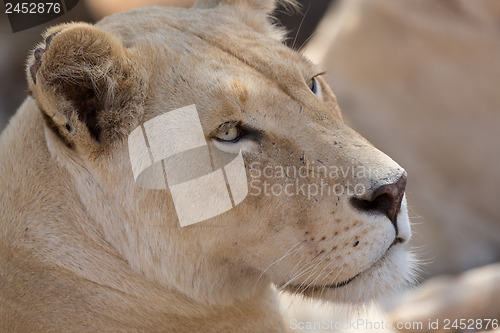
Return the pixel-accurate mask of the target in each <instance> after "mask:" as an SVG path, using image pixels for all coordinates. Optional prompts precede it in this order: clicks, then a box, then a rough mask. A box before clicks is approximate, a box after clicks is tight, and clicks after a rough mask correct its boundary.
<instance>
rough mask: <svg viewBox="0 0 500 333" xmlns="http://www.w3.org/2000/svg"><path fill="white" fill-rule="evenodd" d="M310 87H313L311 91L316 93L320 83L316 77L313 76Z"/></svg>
mask: <svg viewBox="0 0 500 333" xmlns="http://www.w3.org/2000/svg"><path fill="white" fill-rule="evenodd" d="M309 89H311V91H312V92H313V93H314V94H316V91H317V89H318V83H317V82H316V78H314V77H313V78H312V79H311V83H309Z"/></svg>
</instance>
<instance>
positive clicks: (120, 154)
mask: <svg viewBox="0 0 500 333" xmlns="http://www.w3.org/2000/svg"><path fill="white" fill-rule="evenodd" d="M273 8H274V2H273V1H270V0H260V1H249V0H248V1H244V0H241V1H236V0H234V1H233V0H224V1H215V0H212V1H199V2H197V3H196V5H195V6H194V7H193V8H191V9H171V8H160V7H158V8H147V9H139V10H133V11H130V12H127V13H121V14H117V15H113V16H111V17H108V18H105V19H104V20H102V21H101V22H99V23H98V24H96V25H95V26H92V25H89V24H83V23H71V24H66V25H60V26H56V27H54V28H51V29H49V30H48V31H47V32H46V36H45V37H46V40H45V42H44V43H43V44H41V45H39V46H38V47H37V48H36V50H35V52H34V55H33V56H32V57H30V59H29V61H28V62H29V64H28V70H27V74H28V75H27V76H28V80H29V86H30V90H31V92H32V95H33V97H34V98H35V100H36V103H37V105H38V107H39V109H40V110H41V112H42V113H43V115H44V118H45V121H46V130H45V136H46V139H47V143H48V147H49V150H50V153H51V154H52V156H53V158H54V159H55V160H56V161H57V163H59V165H60V167H61V170H62V171H61V172H68V174H69V175H70V177H71V179H72V182H73V184H74V186H75V189H76V191H77V192H78V195H79V197H80V199H81V202H82V203H83V205H84V206H85V208H86V210H87V212H88V214H89V217H90V219H91V220H92V221H95V223H97V224H98V225H99V227H102V229H103V231H104V235H105V237H106V239H107V241H108V242H109V243H110V244H111V245H112V246H113V247H115V248H116V249H117V250H118V251H119V252H120V253H121V255H123V257H124V258H125V259H126V260H127V261H128V262H129V264H130V265H131V267H132V268H133V269H134V270H136V271H138V272H141V273H142V274H144V276H145V277H147V278H148V279H150V280H152V281H155V282H157V283H160V284H162V285H166V286H168V287H170V288H172V289H174V290H177V291H180V292H182V293H184V294H186V295H188V296H189V297H191V298H193V299H194V300H196V301H198V302H204V303H209V304H231V302H233V301H234V300H236V299H241V298H244V297H248V296H250V295H251V294H252V293H254V292H256V291H257V290H259V289H262V288H265V287H267V286H269V283H273V284H275V285H276V286H277V288H278V289H284V290H288V291H291V292H299V293H303V294H304V295H309V296H312V297H315V298H321V299H324V300H332V301H342V302H349V303H358V302H362V301H366V300H370V299H373V298H378V297H381V296H385V295H388V294H390V293H392V292H393V291H394V290H398V289H401V288H402V287H403V286H405V285H406V284H407V280H408V278H409V274H410V273H409V272H410V269H409V265H408V263H407V262H408V260H407V254H406V252H405V250H404V244H405V243H407V242H408V240H409V238H410V226H409V219H408V214H407V209H406V202H405V198H404V191H405V184H406V173H405V171H404V170H403V168H401V167H400V166H399V165H398V164H397V163H395V162H394V161H393V160H391V159H390V158H389V157H387V156H386V155H384V154H383V153H381V152H380V151H379V150H377V149H376V148H374V147H373V146H372V145H371V144H370V143H369V142H368V141H367V140H365V139H364V138H363V137H362V136H361V135H359V134H358V133H356V132H355V131H354V130H352V129H350V128H349V127H348V126H346V125H345V124H344V122H343V120H342V116H341V112H340V109H339V107H338V105H337V102H336V99H335V96H334V95H333V93H332V92H331V90H330V88H329V87H328V85H327V84H326V83H325V81H324V80H323V79H322V78H321V75H319V71H318V69H317V68H316V67H315V66H314V65H313V64H312V63H311V62H309V61H308V60H307V59H305V58H304V57H303V56H301V54H300V53H298V52H295V51H293V50H291V49H289V48H287V47H286V46H284V45H283V43H282V42H281V40H280V39H281V32H280V31H279V29H277V28H275V27H274V26H273V25H272V24H271V23H269V22H268V14H269V13H270V12H271V11H272V10H273ZM193 104H194V105H196V109H197V111H198V114H199V119H200V123H201V127H202V128H203V133H204V136H205V139H206V141H207V143H208V144H209V146H210V147H211V149H212V150H213V151H215V150H218V151H219V152H222V153H234V152H239V151H241V152H242V156H243V160H244V163H245V167H246V173H247V180H248V183H249V190H248V195H247V196H246V198H244V199H243V201H242V202H240V203H239V204H237V205H235V207H233V208H232V209H230V210H228V211H227V212H225V213H222V214H220V215H217V216H215V217H212V218H210V219H207V220H205V221H202V222H200V223H196V224H193V225H189V226H185V227H181V226H180V225H179V221H178V217H177V214H176V207H175V206H174V204H173V201H172V195H171V192H170V191H169V190H167V189H163V190H151V189H143V188H141V187H139V186H137V184H136V183H135V181H134V176H133V173H132V168H131V161H130V156H129V147H128V142H129V141H128V137H129V135H130V133H132V131H133V130H134V129H136V128H140V126H141V125H142V124H143V123H144V122H146V121H148V120H151V119H154V118H155V117H157V116H159V115H162V114H165V113H167V112H169V111H171V110H175V109H178V108H182V107H184V106H188V105H193ZM193 126H195V124H193ZM179 140H182V138H179ZM148 144H149V146H152V145H153V144H154V142H149V143H148ZM178 144H179V142H178ZM180 144H181V145H182V142H180ZM196 163H197V162H196V159H194V160H193V163H192V164H191V165H185V166H184V167H185V168H186V170H188V171H189V170H191V169H193V170H194V169H197V167H198V166H197V164H196ZM192 209H193V210H196V209H198V207H192Z"/></svg>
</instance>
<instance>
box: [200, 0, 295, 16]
mask: <svg viewBox="0 0 500 333" xmlns="http://www.w3.org/2000/svg"><path fill="white" fill-rule="evenodd" d="M278 2H279V0H196V3H195V5H194V7H195V8H214V7H217V6H218V5H239V4H245V5H248V6H250V7H252V8H254V9H256V10H258V11H261V12H264V13H266V14H269V13H271V12H272V11H274V10H275V9H276V6H277V3H278ZM284 2H289V3H292V2H294V1H284Z"/></svg>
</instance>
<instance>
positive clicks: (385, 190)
mask: <svg viewBox="0 0 500 333" xmlns="http://www.w3.org/2000/svg"><path fill="white" fill-rule="evenodd" d="M405 188H406V171H404V172H403V174H402V175H401V176H400V177H399V179H398V180H397V181H396V182H394V183H389V184H383V185H380V186H379V187H376V188H375V189H374V190H373V192H372V193H371V194H368V196H367V197H368V199H359V198H352V200H351V203H352V205H353V206H354V207H356V208H358V209H359V210H362V211H366V212H370V213H374V212H375V213H382V214H385V215H386V216H387V217H388V218H389V220H391V222H392V224H393V225H394V228H395V229H396V235H398V224H397V216H398V213H399V209H400V208H401V201H402V200H403V195H404V193H405ZM365 196H366V194H365Z"/></svg>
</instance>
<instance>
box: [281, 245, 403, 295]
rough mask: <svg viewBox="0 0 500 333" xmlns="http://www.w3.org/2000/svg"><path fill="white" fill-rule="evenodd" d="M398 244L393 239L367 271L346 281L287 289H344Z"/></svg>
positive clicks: (292, 286) (369, 268)
mask: <svg viewBox="0 0 500 333" xmlns="http://www.w3.org/2000/svg"><path fill="white" fill-rule="evenodd" d="M397 243H398V240H397V239H394V241H393V242H392V243H391V245H389V247H388V248H387V250H385V252H384V253H383V254H382V255H381V256H380V258H378V259H377V260H375V261H374V262H373V263H372V264H371V265H370V267H368V268H367V269H365V270H363V271H361V272H359V273H358V274H356V275H354V276H353V277H351V278H349V279H347V280H344V281H342V282H338V283H334V284H327V285H323V286H306V287H301V286H296V285H295V286H294V285H289V286H288V287H287V289H288V288H290V289H293V290H295V291H298V290H299V289H302V290H304V291H305V290H308V291H314V290H318V289H326V288H328V289H337V288H341V287H344V286H346V285H348V284H349V283H351V282H352V281H354V280H355V279H356V278H357V277H359V276H360V275H362V274H364V273H366V272H368V271H370V270H371V269H372V268H373V267H375V266H376V265H378V264H380V263H381V262H382V261H384V260H385V258H386V257H387V255H388V253H389V250H390V249H391V248H392V247H393V246H394V245H396V244H397Z"/></svg>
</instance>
